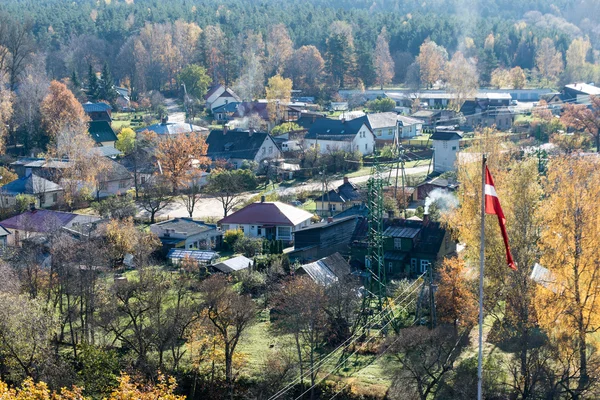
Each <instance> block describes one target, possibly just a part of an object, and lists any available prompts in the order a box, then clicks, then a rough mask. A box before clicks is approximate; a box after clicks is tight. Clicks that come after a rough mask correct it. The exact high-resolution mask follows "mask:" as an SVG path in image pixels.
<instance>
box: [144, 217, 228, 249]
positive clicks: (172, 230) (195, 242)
mask: <svg viewBox="0 0 600 400" xmlns="http://www.w3.org/2000/svg"><path fill="white" fill-rule="evenodd" d="M150 231H152V233H154V234H156V236H158V238H159V239H160V241H161V242H162V244H163V248H165V249H171V248H174V247H177V248H184V249H188V250H189V249H200V250H210V249H214V248H216V247H219V246H220V245H221V242H222V238H223V232H221V230H220V229H219V228H218V227H217V225H214V224H207V223H204V221H195V220H193V219H192V218H175V219H171V220H168V221H163V222H158V223H156V224H153V225H150Z"/></svg>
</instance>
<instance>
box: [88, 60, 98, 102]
mask: <svg viewBox="0 0 600 400" xmlns="http://www.w3.org/2000/svg"><path fill="white" fill-rule="evenodd" d="M87 94H88V98H89V100H91V101H95V100H98V97H99V95H100V85H99V83H98V77H97V76H96V72H94V68H93V67H92V65H91V64H90V69H89V71H88V90H87Z"/></svg>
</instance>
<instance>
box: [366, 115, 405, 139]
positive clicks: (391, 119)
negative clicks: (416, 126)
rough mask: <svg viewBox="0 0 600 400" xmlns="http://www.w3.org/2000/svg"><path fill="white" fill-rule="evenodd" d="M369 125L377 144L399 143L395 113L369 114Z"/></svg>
mask: <svg viewBox="0 0 600 400" xmlns="http://www.w3.org/2000/svg"><path fill="white" fill-rule="evenodd" d="M367 123H368V125H369V128H371V131H373V135H375V140H376V141H377V142H389V143H397V142H398V119H397V114H396V113H395V112H382V113H373V114H367Z"/></svg>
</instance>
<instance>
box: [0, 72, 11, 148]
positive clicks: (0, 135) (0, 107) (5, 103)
mask: <svg viewBox="0 0 600 400" xmlns="http://www.w3.org/2000/svg"><path fill="white" fill-rule="evenodd" d="M12 113H13V94H12V92H11V91H10V90H8V89H6V76H5V75H4V74H3V73H2V71H0V151H1V152H4V144H5V141H6V135H7V133H8V129H7V124H8V121H10V118H11V116H12Z"/></svg>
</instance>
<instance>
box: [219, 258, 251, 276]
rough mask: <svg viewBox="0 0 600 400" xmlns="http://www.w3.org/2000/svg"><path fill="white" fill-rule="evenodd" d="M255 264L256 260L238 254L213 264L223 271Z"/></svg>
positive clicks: (226, 271)
mask: <svg viewBox="0 0 600 400" xmlns="http://www.w3.org/2000/svg"><path fill="white" fill-rule="evenodd" d="M252 265H254V261H252V260H251V259H249V258H247V257H244V256H237V257H233V258H230V259H229V260H225V261H221V262H220V263H218V264H215V265H213V267H215V268H216V269H218V270H219V271H221V272H224V273H229V272H235V271H240V270H242V269H246V268H248V267H250V266H252Z"/></svg>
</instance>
